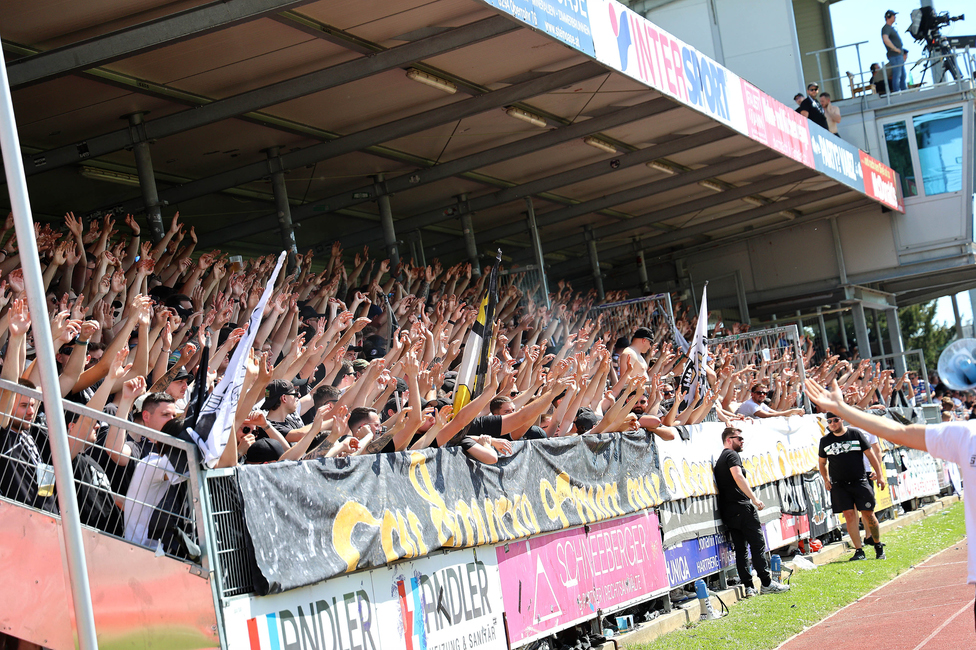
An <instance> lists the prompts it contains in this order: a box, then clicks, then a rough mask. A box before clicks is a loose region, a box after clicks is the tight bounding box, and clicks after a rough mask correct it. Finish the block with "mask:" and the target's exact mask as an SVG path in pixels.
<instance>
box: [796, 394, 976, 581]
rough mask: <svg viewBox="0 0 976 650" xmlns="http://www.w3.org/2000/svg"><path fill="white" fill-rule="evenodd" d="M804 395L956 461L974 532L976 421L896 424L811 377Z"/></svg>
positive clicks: (973, 555) (972, 577)
mask: <svg viewBox="0 0 976 650" xmlns="http://www.w3.org/2000/svg"><path fill="white" fill-rule="evenodd" d="M806 389H807V396H808V397H809V398H810V401H811V402H813V403H814V404H816V405H817V408H819V409H820V410H821V411H831V412H833V413H836V414H837V415H839V416H840V417H842V418H844V420H846V421H847V422H849V423H850V424H852V425H854V426H856V427H859V428H861V429H864V430H865V431H867V432H869V433H873V434H874V435H876V436H878V437H879V438H884V439H885V440H890V441H891V442H893V443H895V444H896V445H904V446H905V447H911V448H912V449H920V450H922V451H927V452H929V453H930V454H932V455H933V456H935V457H936V458H941V459H943V460H948V461H950V462H953V463H956V464H958V465H959V473H960V474H961V475H962V478H963V489H964V492H965V496H964V503H965V506H966V532H967V534H968V535H969V536H970V537H972V536H973V535H974V534H976V423H974V424H973V425H970V422H973V421H972V420H968V421H965V422H941V423H939V424H928V425H926V424H900V423H898V422H895V421H894V420H889V419H887V418H882V417H878V416H877V415H869V414H868V413H865V412H863V411H860V410H858V409H856V408H854V407H853V406H850V405H849V404H847V403H845V402H844V396H843V394H842V393H841V392H840V388H838V387H837V382H836V381H832V382H830V390H829V391H828V390H827V389H825V388H824V387H823V386H821V385H820V384H819V383H817V382H816V381H814V380H812V379H807V380H806ZM968 582H969V583H970V584H976V545H974V544H970V545H969V576H968Z"/></svg>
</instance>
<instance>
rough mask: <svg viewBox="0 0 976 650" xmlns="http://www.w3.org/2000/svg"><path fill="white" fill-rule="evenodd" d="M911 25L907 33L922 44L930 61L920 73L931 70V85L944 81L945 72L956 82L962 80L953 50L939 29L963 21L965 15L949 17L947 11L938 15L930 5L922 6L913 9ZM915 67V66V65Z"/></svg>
mask: <svg viewBox="0 0 976 650" xmlns="http://www.w3.org/2000/svg"><path fill="white" fill-rule="evenodd" d="M911 17H912V24H911V25H909V27H908V33H909V34H910V35H911V37H912V38H913V39H915V41H916V42H919V43H922V47H923V48H924V50H925V51H926V53H927V56H928V57H929V59H931V60H930V61H928V62H927V65H926V66H925V68H924V69H923V71H922V75H923V76H924V74H925V70H928V69H929V68H932V81H933V83H940V82H941V81H943V80H944V79H945V75H946V72H948V73H949V74H951V75H952V78H953V79H954V80H956V81H958V80H959V79H961V78H962V74H961V73H960V72H959V62H958V61H956V53H955V50H953V49H952V45H950V43H949V39H948V38H946V37H945V36H944V35H943V34H942V31H941V29H940V28H941V27H942V26H944V25H949V24H950V23H954V22H956V21H959V20H965V19H966V15H965V14H962V15H959V16H950V15H949V12H948V11H943V12H941V13H938V12H936V11H935V8H934V7H932V6H931V5H923V6H921V7H920V8H918V9H913V10H912V13H911ZM916 65H917V64H916Z"/></svg>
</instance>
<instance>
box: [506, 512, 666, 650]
mask: <svg viewBox="0 0 976 650" xmlns="http://www.w3.org/2000/svg"><path fill="white" fill-rule="evenodd" d="M495 551H496V553H497V556H498V571H499V576H500V577H501V583H502V600H503V602H504V604H505V612H506V616H507V617H508V633H509V641H510V642H511V644H512V645H513V646H516V645H522V644H524V643H527V642H529V641H531V640H533V639H535V638H537V637H539V636H545V635H547V634H551V633H553V632H555V631H557V630H561V629H563V628H565V627H568V626H570V625H574V624H576V623H578V622H580V621H584V620H587V619H590V618H593V617H595V616H596V613H597V610H598V609H602V610H604V611H608V610H611V609H614V608H618V607H621V606H624V605H626V604H629V603H631V602H634V601H637V600H640V599H643V598H647V597H648V596H651V595H654V594H656V593H662V592H665V591H667V590H668V588H669V587H668V576H667V567H666V564H665V560H664V548H663V544H662V543H661V530H660V528H659V526H658V519H657V515H656V514H655V513H652V512H645V513H640V514H636V515H631V516H629V517H623V518H620V519H615V520H613V521H607V522H602V523H599V524H593V525H591V526H589V527H583V528H574V529H572V530H564V531H560V532H557V533H551V534H549V535H542V536H540V537H534V538H532V539H530V540H525V541H521V542H515V543H510V544H507V545H502V546H496V547H495Z"/></svg>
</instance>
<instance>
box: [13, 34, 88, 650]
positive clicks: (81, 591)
mask: <svg viewBox="0 0 976 650" xmlns="http://www.w3.org/2000/svg"><path fill="white" fill-rule="evenodd" d="M0 147H2V149H3V167H4V172H5V173H6V176H7V192H8V194H9V195H10V206H11V209H12V211H13V214H14V228H15V231H16V233H17V246H18V249H19V251H20V265H21V268H22V269H23V271H24V287H25V290H26V294H27V304H28V306H29V307H30V312H31V314H33V318H31V327H32V329H33V331H34V348H35V350H37V364H38V366H39V368H40V372H41V389H42V390H41V392H42V393H43V395H44V413H45V414H46V416H47V430H48V439H49V440H50V445H51V458H52V460H53V462H54V478H55V482H56V484H57V486H58V488H59V489H58V505H59V506H60V511H61V527H62V529H63V531H64V550H65V559H66V560H67V565H68V583H69V585H70V588H71V599H72V602H73V603H74V613H75V629H76V631H77V633H78V647H79V648H81V650H97V648H98V639H97V638H96V637H95V614H94V610H93V609H92V601H91V588H90V586H89V583H88V567H87V566H86V564H85V547H84V543H83V540H82V535H81V519H80V517H79V516H78V499H77V496H76V495H75V490H74V476H73V471H72V469H71V452H70V451H69V449H68V430H67V426H66V425H65V421H64V408H63V407H62V405H61V388H60V385H59V383H58V370H57V367H56V366H55V363H54V342H53V340H52V339H51V323H50V321H48V311H47V298H46V297H45V295H44V283H43V279H42V278H43V276H42V274H41V261H40V257H39V256H38V252H37V241H36V240H35V235H34V218H33V216H32V215H31V206H30V197H29V195H28V192H27V179H26V177H25V175H24V161H23V159H22V158H21V154H20V137H19V136H18V135H17V122H16V117H15V116H14V106H13V100H12V99H11V97H10V85H9V81H8V79H7V67H6V62H5V61H4V57H3V53H2V52H0Z"/></svg>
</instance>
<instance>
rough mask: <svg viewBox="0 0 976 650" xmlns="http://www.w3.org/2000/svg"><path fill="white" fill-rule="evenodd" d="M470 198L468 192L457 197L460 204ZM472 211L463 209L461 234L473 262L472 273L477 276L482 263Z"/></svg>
mask: <svg viewBox="0 0 976 650" xmlns="http://www.w3.org/2000/svg"><path fill="white" fill-rule="evenodd" d="M467 200H468V195H467V194H462V195H460V196H459V197H457V201H458V205H463V204H464V203H465V202H466V201H467ZM471 216H472V215H471V212H469V211H468V210H462V211H461V235H462V236H463V237H464V252H465V253H466V254H467V256H468V261H469V262H471V274H472V275H473V276H475V277H479V276H480V275H481V264H479V263H478V242H477V241H476V240H475V238H474V224H473V223H472V222H471Z"/></svg>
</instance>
